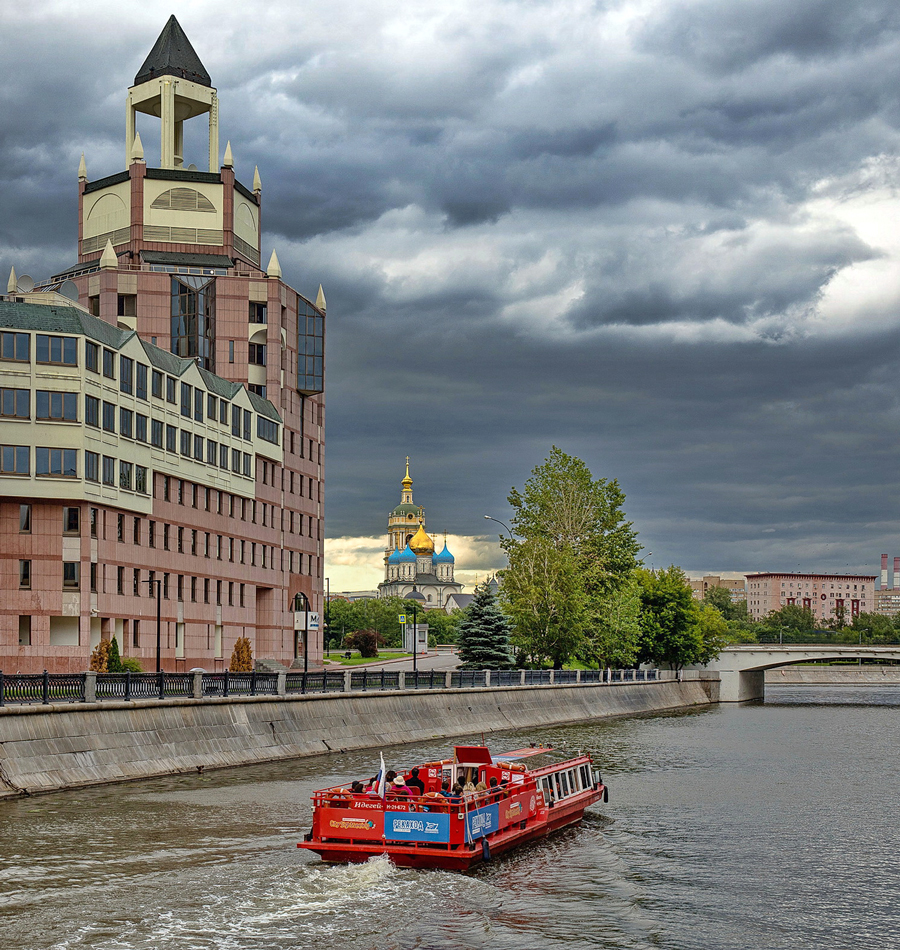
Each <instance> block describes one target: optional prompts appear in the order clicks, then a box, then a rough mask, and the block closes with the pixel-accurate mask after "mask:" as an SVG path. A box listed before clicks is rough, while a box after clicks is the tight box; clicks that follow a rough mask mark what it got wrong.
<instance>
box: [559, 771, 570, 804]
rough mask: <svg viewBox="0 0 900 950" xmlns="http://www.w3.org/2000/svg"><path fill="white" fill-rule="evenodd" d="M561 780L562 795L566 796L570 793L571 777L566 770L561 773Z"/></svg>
mask: <svg viewBox="0 0 900 950" xmlns="http://www.w3.org/2000/svg"><path fill="white" fill-rule="evenodd" d="M559 780H560V783H561V785H562V797H563V798H565V797H566V795H568V794H569V779H568V778H567V776H566V773H565V772H561V773H560V776H559Z"/></svg>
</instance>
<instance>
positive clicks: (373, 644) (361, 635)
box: [344, 630, 384, 659]
mask: <svg viewBox="0 0 900 950" xmlns="http://www.w3.org/2000/svg"><path fill="white" fill-rule="evenodd" d="M344 645H345V646H348V647H350V648H351V649H353V650H359V655H360V656H362V657H366V658H367V659H368V658H371V657H376V656H378V647H379V646H383V645H384V637H383V636H382V635H381V634H380V633H379V632H378V631H377V630H354V631H353V633H348V634H347V636H346V637H345V638H344Z"/></svg>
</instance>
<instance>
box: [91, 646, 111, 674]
mask: <svg viewBox="0 0 900 950" xmlns="http://www.w3.org/2000/svg"><path fill="white" fill-rule="evenodd" d="M108 662H109V640H101V641H100V642H99V643H98V644H97V646H95V647H94V650H93V652H92V653H91V671H92V672H94V673H106V672H108V666H107V664H108Z"/></svg>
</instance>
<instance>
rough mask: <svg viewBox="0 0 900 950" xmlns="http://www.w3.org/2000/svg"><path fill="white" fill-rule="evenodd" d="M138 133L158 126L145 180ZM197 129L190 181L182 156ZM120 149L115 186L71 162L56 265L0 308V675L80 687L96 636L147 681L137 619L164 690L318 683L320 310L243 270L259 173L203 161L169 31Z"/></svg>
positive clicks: (254, 235)
mask: <svg viewBox="0 0 900 950" xmlns="http://www.w3.org/2000/svg"><path fill="white" fill-rule="evenodd" d="M136 113H143V114H145V115H147V116H150V117H152V121H154V122H155V121H156V117H158V118H159V126H160V155H159V162H158V165H154V166H152V167H151V166H150V165H148V163H147V162H146V161H145V158H144V148H143V144H142V142H141V139H140V136H139V134H138V133H137V130H136V124H135V122H136V118H135V116H136ZM201 116H204V117H207V119H208V124H209V149H208V155H207V154H206V148H205V146H204V154H203V156H202V157H201V156H198V158H199V159H200V163H201V165H203V164H207V161H206V160H207V158H208V170H204V171H198V170H197V168H196V167H195V166H194V164H188V161H187V158H188V157H187V156H185V154H184V152H185V137H184V128H183V126H184V123H185V122H186V121H189V120H191V119H194V118H197V117H201ZM148 121H150V120H148ZM126 129H127V135H126V143H125V144H126V149H125V152H126V161H127V167H126V170H125V171H122V172H119V173H117V174H114V175H111V176H108V177H106V178H102V179H99V180H94V181H91V180H90V179H89V178H88V175H87V164H86V162H85V160H84V157H82V161H81V165H80V167H79V172H78V178H79V182H78V210H79V225H78V246H77V251H76V263H75V264H74V265H73V266H72V267H70V268H68V269H67V270H65V271H63V272H61V273H59V274H56V275H54V276H53V277H52V278H51V279H48V280H46V281H43V282H42V283H41V284H39V285H38V286H37V288H34V289H33V288H32V282H31V281H30V280H21V279H17V278H16V275H15V273H13V274H11V276H10V282H9V287H8V293H7V296H6V297H5V298H4V299H3V300H2V301H0V325H2V338H0V538H2V547H0V584H2V589H3V599H2V603H0V670H3V671H7V672H14V671H23V672H36V671H40V670H43V669H48V670H51V671H53V672H65V671H70V670H71V671H76V670H84V669H86V668H87V665H88V659H89V656H90V652H91V649H92V648H93V646H95V645H96V643H97V642H99V640H100V639H101V638H107V639H108V638H111V637H112V636H113V635H115V636H116V637H117V640H118V643H119V647H120V650H121V652H122V653H123V654H124V655H127V656H135V657H138V658H139V659H140V660H141V663H142V665H143V667H144V669H154V668H155V661H156V634H157V605H158V604H159V607H160V615H161V616H160V621H161V624H160V631H161V647H162V649H161V654H162V661H163V668H164V669H167V670H187V669H191V668H192V667H196V666H200V667H204V668H206V669H209V670H213V669H222V668H224V667H225V666H227V663H228V660H229V658H230V656H231V651H232V648H233V645H234V641H235V640H236V639H237V638H238V637H240V636H247V637H249V638H250V640H251V644H252V647H253V654H254V657H256V658H259V659H262V658H268V659H271V660H275V661H280V662H281V663H283V664H291V663H292V662H295V660H296V661H297V662H301V660H300V658H302V657H303V656H304V654H306V657H307V659H308V661H309V662H310V664H312V665H315V664H318V663H319V662H320V660H321V637H320V634H319V632H318V623H317V616H316V614H317V612H318V611H319V610H320V609H321V605H322V593H323V583H322V571H323V557H322V554H323V552H322V544H323V540H322V539H323V488H324V482H323V479H324V422H325V419H324V409H325V404H324V395H323V393H324V341H325V298H324V294H323V293H322V289H321V287H319V288H318V294H317V295H316V299H315V302H313V301H312V300H311V299H309V298H307V297H304V296H303V295H302V294H300V293H298V292H297V291H296V290H294V289H293V288H292V287H290V286H289V285H288V284H286V283H285V282H284V281H283V280H282V273H281V267H280V264H279V262H278V258H277V255H276V254H275V252H274V250H273V251H272V253H271V257H270V259H269V262H268V264H267V266H266V268H265V269H262V268H261V266H260V262H261V234H262V231H261V215H262V184H261V180H260V176H259V173H258V171H257V172H256V173H255V174H254V180H253V182H252V185H251V186H250V187H247V186H245V185H243V184H241V182H239V181H238V180H237V178H236V177H235V171H234V159H233V155H232V150H231V144H230V143H228V144H227V146H226V148H225V152H224V158H223V159H222V160H221V162H220V160H219V156H220V149H219V138H218V135H219V129H218V100H217V95H216V90H215V89H214V88H213V87H212V84H211V81H210V78H209V75H208V74H207V73H206V70H205V69H204V67H203V65H202V63H201V62H200V59H199V57H198V56H197V54H196V53H195V51H194V50H193V48H192V47H191V44H190V42H189V41H188V39H187V37H186V36H185V35H184V33H183V31H182V30H181V27H180V26H179V25H178V22H177V20H175V18H174V17H172V18H171V19H170V20H169V22H168V23H167V24H166V27H165V29H164V30H163V32H162V34H161V35H160V37H159V39H158V40H157V42H156V44H155V45H154V47H153V49H152V51H151V53H150V55H149V56H148V57H147V60H146V61H145V63H144V64H143V66H142V67H141V69H140V70H139V71H138V75H137V76H136V78H135V83H134V85H133V86H132V87H131V88H130V89H129V90H128V97H127V108H126ZM157 589H159V591H160V593H161V599H160V600H159V602H157V599H156V596H155V593H156V590H157ZM304 598H305V599H304ZM307 601H308V604H307ZM307 606H308V607H309V611H307V610H306V609H305V608H306V607H307ZM301 608H302V609H301ZM306 641H308V642H306Z"/></svg>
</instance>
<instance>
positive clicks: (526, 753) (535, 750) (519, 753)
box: [494, 746, 553, 762]
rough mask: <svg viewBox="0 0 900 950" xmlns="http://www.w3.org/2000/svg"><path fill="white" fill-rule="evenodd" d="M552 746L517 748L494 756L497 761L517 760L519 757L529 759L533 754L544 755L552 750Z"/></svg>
mask: <svg viewBox="0 0 900 950" xmlns="http://www.w3.org/2000/svg"><path fill="white" fill-rule="evenodd" d="M552 751H553V748H552V747H551V746H539V747H534V746H530V747H529V748H527V749H515V750H514V751H513V752H501V753H500V754H499V755H495V756H494V761H495V762H515V761H516V760H517V759H528V758H531V756H533V755H543V754H544V753H545V752H552Z"/></svg>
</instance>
